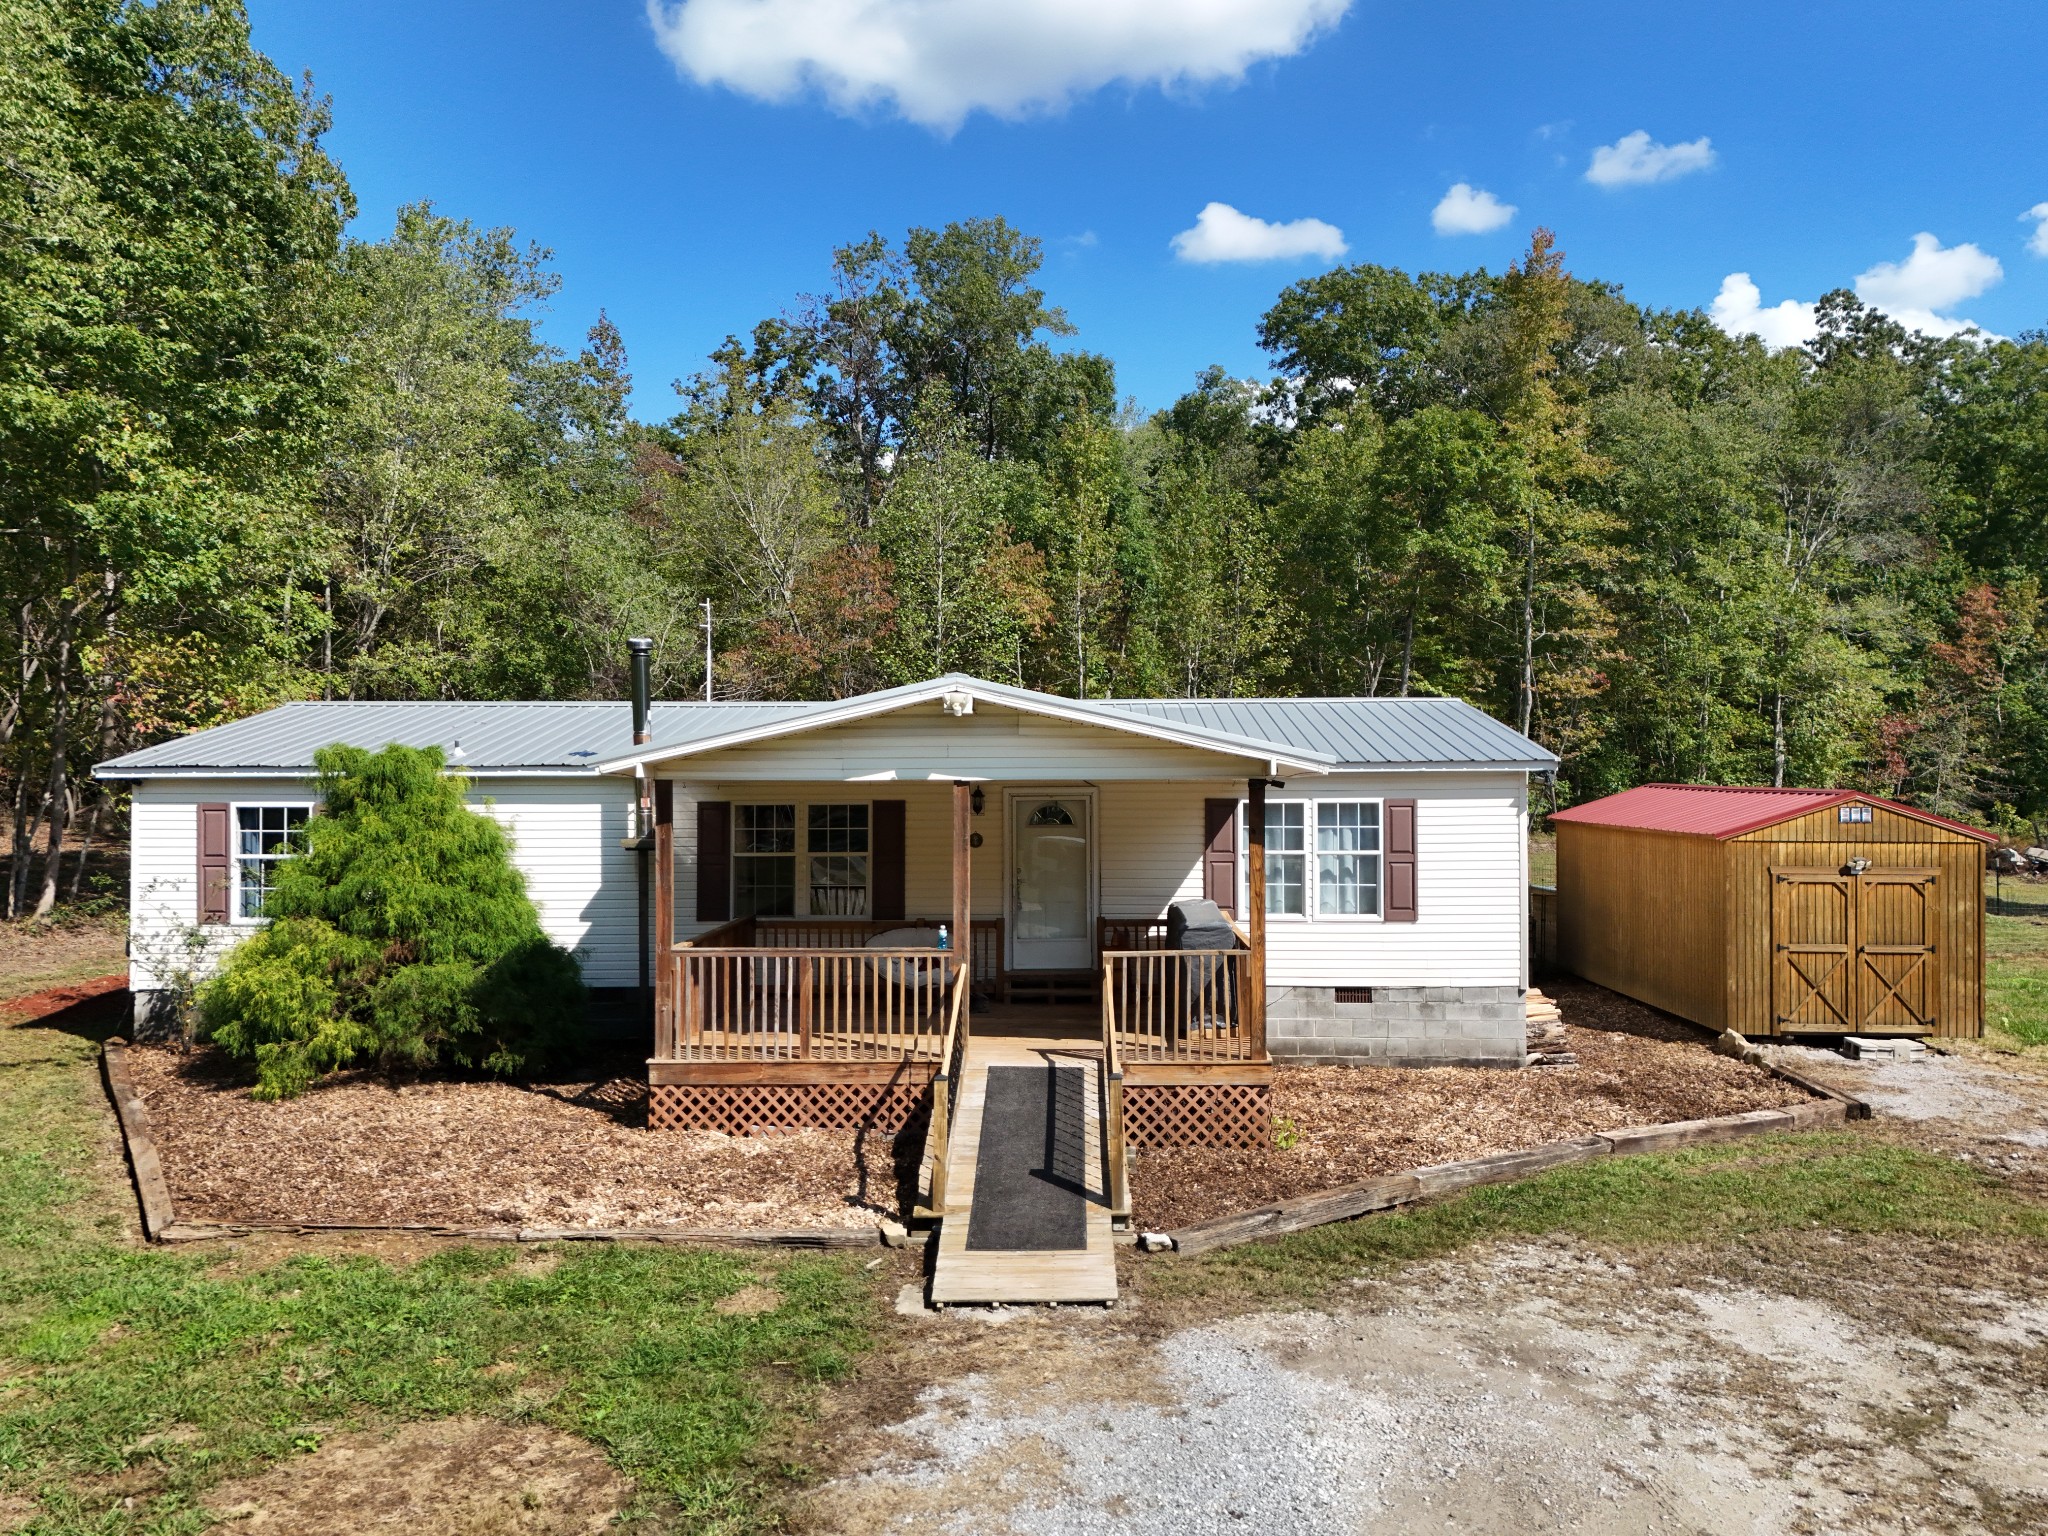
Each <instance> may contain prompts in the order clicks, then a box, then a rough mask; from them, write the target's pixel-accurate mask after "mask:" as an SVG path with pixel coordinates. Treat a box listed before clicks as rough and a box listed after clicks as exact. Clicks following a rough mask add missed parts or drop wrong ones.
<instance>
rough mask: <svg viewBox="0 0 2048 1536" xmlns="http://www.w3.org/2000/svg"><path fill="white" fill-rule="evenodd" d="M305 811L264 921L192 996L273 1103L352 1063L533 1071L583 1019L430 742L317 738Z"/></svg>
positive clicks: (500, 855)
mask: <svg viewBox="0 0 2048 1536" xmlns="http://www.w3.org/2000/svg"><path fill="white" fill-rule="evenodd" d="M314 762H315V764H316V766H317V767H318V768H319V771H320V796H321V809H320V813H319V814H318V815H316V816H314V817H312V818H311V819H309V820H308V822H307V823H306V828H305V847H304V850H303V851H302V852H301V853H300V854H299V855H298V856H297V857H295V858H291V859H287V860H285V861H284V862H283V863H282V864H280V865H279V866H278V869H277V872H276V874H275V876H274V877H273V879H272V883H271V887H270V892H269V895H268V898H267V899H266V901H265V904H264V916H265V917H267V918H269V919H270V922H269V925H268V926H267V927H265V928H264V929H263V930H262V931H261V932H260V933H256V934H252V935H251V936H250V937H249V938H248V939H247V940H245V941H244V942H243V943H242V944H240V945H239V946H237V947H236V949H235V950H234V951H233V953H232V954H231V955H230V956H229V957H228V960H227V963H226V964H225V966H223V968H222V969H221V972H220V974H219V975H218V976H216V977H214V978H213V979H212V980H211V981H209V982H207V983H205V984H204V985H203V986H202V987H201V988H200V989H199V993H198V998H197V1002H198V1007H199V1020H200V1028H201V1031H202V1033H203V1034H204V1035H205V1036H206V1037H208V1038H210V1039H212V1040H213V1041H215V1042H216V1043H218V1044H219V1045H220V1046H221V1047H222V1049H224V1050H226V1051H227V1052H228V1053H229V1054H231V1055H233V1056H236V1057H239V1058H241V1059H243V1060H245V1061H252V1062H254V1063H255V1066H256V1074H257V1088H256V1092H257V1096H258V1097H260V1098H288V1097H290V1096H291V1095H293V1094H296V1093H298V1092H300V1091H301V1090H303V1089H304V1088H306V1087H307V1086H308V1085H310V1084H311V1083H312V1082H313V1081H314V1079H316V1078H317V1077H319V1076H320V1075H322V1074H323V1073H328V1072H333V1071H336V1070H338V1069H340V1068H342V1067H346V1066H349V1065H351V1064H354V1063H362V1062H374V1063H375V1064H377V1065H379V1066H381V1067H383V1068H385V1069H386V1070H391V1069H393V1068H400V1067H406V1068H414V1069H417V1068H424V1067H430V1066H436V1065H444V1064H447V1065H456V1066H464V1067H480V1068H483V1069H485V1070H488V1071H492V1072H498V1073H504V1074H513V1073H518V1072H523V1071H528V1070H531V1069H533V1068H536V1067H539V1066H541V1065H542V1064H544V1063H545V1062H547V1061H548V1060H549V1059H550V1058H553V1057H556V1056H558V1055H559V1054H560V1053H561V1052H562V1051H563V1050H565V1049H566V1048H567V1047H568V1046H569V1045H571V1044H572V1043H573V1040H574V1038H575V1035H576V1033H577V1032H578V1031H580V1029H581V1027H582V1018H583V981H582V976H581V972H580V968H579V967H578V965H577V962H576V957H575V956H574V955H572V954H570V953H569V952H568V951H566V950H564V949H561V948H560V947H558V946H557V945H555V944H552V943H550V942H549V941H548V938H547V935H546V934H544V933H543V932H542V931H541V926H540V915H539V913H538V912H536V911H535V910H534V905H533V902H532V900H531V899H530V898H529V897H528V896H527V894H526V883H525V881H524V879H523V878H522V877H521V876H520V873H519V871H518V870H517V869H515V868H514V867H513V865H512V860H511V854H510V847H509V844H508V842H507V840H506V837H505V832H504V829H503V828H501V827H500V826H499V825H498V823H497V822H495V821H494V820H492V819H491V818H490V817H488V816H485V815H481V814H479V813H478V812H476V811H473V810H471V809H470V807H469V805H468V804H467V802H466V801H465V799H464V791H465V788H466V782H465V781H464V780H463V779H462V778H461V777H459V776H456V775H450V774H446V773H444V772H443V771H442V769H443V767H444V763H443V759H442V756H441V752H440V749H439V748H435V747H428V748H424V749H422V748H415V747H400V746H389V747H386V748H384V749H383V750H382V751H380V752H375V753H372V752H367V751H364V750H363V749H362V748H360V747H344V746H331V747H323V748H321V749H320V751H319V752H317V753H316V754H315V755H314Z"/></svg>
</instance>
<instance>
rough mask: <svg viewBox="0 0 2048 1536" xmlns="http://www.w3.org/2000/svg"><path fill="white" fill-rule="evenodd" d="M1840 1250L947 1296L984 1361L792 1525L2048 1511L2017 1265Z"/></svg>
mask: <svg viewBox="0 0 2048 1536" xmlns="http://www.w3.org/2000/svg"><path fill="white" fill-rule="evenodd" d="M1846 1250H1847V1245H1840V1244H1834V1243H1831V1242H1830V1241H1829V1240H1826V1239H1822V1238H1815V1239H1814V1240H1813V1242H1812V1245H1811V1251H1809V1252H1807V1253H1805V1254H1794V1255H1789V1256H1788V1255H1785V1254H1773V1255H1764V1254H1761V1253H1758V1252H1757V1251H1755V1250H1745V1251H1744V1252H1743V1253H1742V1254H1739V1255H1734V1256H1732V1257H1731V1256H1727V1255H1724V1256H1722V1259H1721V1260H1717V1261H1714V1262H1712V1263H1709V1262H1708V1261H1706V1260H1705V1259H1700V1260H1699V1261H1698V1262H1699V1263H1701V1264H1702V1265H1703V1266H1704V1267H1705V1269H1706V1270H1707V1271H1708V1272H1704V1273H1698V1274H1693V1273H1688V1270H1689V1269H1690V1268H1691V1266H1692V1263H1693V1262H1694V1261H1693V1260H1691V1259H1688V1258H1685V1257H1680V1258H1677V1259H1675V1260H1673V1259H1670V1258H1666V1259H1660V1260H1657V1261H1653V1262H1652V1267H1649V1268H1632V1267H1630V1266H1628V1265H1624V1264H1620V1263H1616V1262H1610V1261H1605V1260H1602V1259H1600V1258H1597V1257H1594V1256H1591V1255H1588V1254H1586V1253H1584V1252H1581V1251H1577V1250H1575V1249H1573V1248H1572V1247H1570V1246H1567V1245H1564V1244H1555V1245H1552V1244H1537V1245H1527V1246H1516V1247H1508V1248H1499V1249H1495V1250H1492V1251H1490V1252H1482V1253H1475V1254H1471V1255H1467V1256H1465V1257H1463V1258H1460V1259H1457V1260H1451V1261H1445V1262H1441V1263H1437V1264H1433V1265H1430V1266H1426V1267H1422V1268H1418V1269H1416V1270H1413V1271H1411V1272H1409V1273H1408V1274H1406V1275H1405V1276H1403V1277H1402V1278H1401V1279H1399V1280H1398V1281H1393V1282H1370V1283H1360V1284H1357V1285H1355V1287H1354V1290H1353V1293H1352V1294H1351V1295H1350V1296H1349V1297H1347V1298H1346V1299H1345V1300H1344V1301H1343V1302H1341V1303H1337V1304H1333V1305H1329V1306H1326V1307H1325V1308H1323V1309H1321V1310H1315V1311H1299V1312H1265V1313H1259V1314H1254V1315H1250V1316H1244V1317H1239V1318H1235V1319H1231V1320H1229V1321H1225V1322H1220V1323H1212V1324H1208V1325H1203V1326H1194V1327H1187V1328H1181V1329H1175V1330H1170V1331H1166V1332H1164V1334H1163V1336H1160V1337H1157V1338H1152V1339H1146V1338H1142V1337H1139V1336H1136V1335H1134V1334H1133V1333H1129V1332H1124V1331H1122V1330H1124V1329H1128V1328H1129V1327H1130V1326H1131V1321H1132V1320H1131V1319H1128V1318H1126V1319H1124V1320H1123V1322H1121V1323H1118V1322H1116V1321H1114V1320H1113V1319H1114V1317H1115V1315H1114V1314H1111V1315H1110V1317H1109V1318H1102V1317H1096V1318H1091V1319H1085V1320H1084V1318H1083V1317H1082V1315H1080V1314H1073V1313H1068V1314H1051V1315H1046V1314H1037V1315H1031V1316H1025V1315H1021V1314H1020V1315H1014V1316H1012V1317H1011V1318H1010V1319H1009V1320H1008V1321H987V1320H974V1319H971V1318H970V1317H967V1316H964V1315H962V1316H956V1317H952V1318H947V1319H935V1320H933V1321H932V1322H930V1323H929V1324H927V1325H926V1326H928V1327H930V1328H933V1329H950V1330H959V1331H960V1332H959V1339H960V1342H961V1343H962V1344H963V1345H966V1344H968V1343H969V1341H970V1336H971V1335H975V1334H979V1335H980V1336H981V1337H979V1338H978V1339H974V1340H973V1343H974V1345H975V1347H974V1350H973V1352H974V1353H975V1354H976V1355H978V1356H980V1357H981V1358H983V1359H985V1360H993V1361H997V1362H999V1363H996V1364H993V1365H991V1366H989V1367H988V1368H985V1369H983V1370H981V1371H979V1372H977V1373H976V1374H973V1375H969V1376H967V1377H964V1378H961V1379H959V1380H956V1381H953V1382H951V1383H947V1384H943V1385H939V1386H935V1387H932V1388H930V1389H928V1390H927V1391H926V1392H925V1393H923V1394H922V1396H921V1397H920V1398H919V1400H918V1402H917V1405H916V1407H915V1410H914V1411H913V1412H912V1413H911V1414H910V1416H909V1417H908V1418H907V1419H905V1420H904V1421H902V1422H900V1423H898V1424H896V1425H895V1426H893V1427H892V1428H890V1429H888V1430H886V1431H883V1432H881V1433H880V1434H879V1435H878V1436H877V1437H876V1440H875V1443H874V1444H873V1446H872V1447H870V1448H869V1454H868V1455H867V1456H866V1457H865V1458H864V1462H863V1464H864V1468H865V1470H863V1471H862V1472H861V1473H860V1474H858V1475H855V1476H851V1477H846V1478H843V1479H841V1480H839V1481H837V1482H834V1483H831V1484H829V1485H827V1486H826V1487H824V1488H823V1489H822V1490H820V1491H819V1492H818V1493H817V1495H816V1497H815V1498H814V1500H813V1501H812V1502H811V1504H810V1505H809V1507H808V1508H807V1509H805V1510H804V1511H802V1512H801V1519H802V1521H803V1522H804V1524H805V1528H810V1529H818V1530H834V1531H900V1532H949V1533H951V1532H959V1533H967V1532H974V1533H990V1536H1000V1533H1018V1536H1024V1533H1041V1532H1042V1533H1060V1536H1071V1533H1086V1532H1115V1533H1119V1536H1124V1533H1129V1536H1153V1533H1158V1536H1190V1533H1203V1532H1212V1531H1213V1532H1236V1531H1269V1532H1288V1533H1299V1536H1324V1533H1329V1536H1337V1533H1355V1532H1388V1533H1393V1532H1404V1533H1406V1532H1418V1531H1432V1532H1433V1531H1471V1532H1495V1533H1501V1536H1507V1533H1518V1532H1524V1531H1597V1532H1602V1533H1630V1532H1646V1533H1647V1532H1671V1531H1684V1532H1713V1533H1723V1532H1731V1531H1743V1532H1749V1531H1757V1532H1785V1533H1788V1536H1789V1533H1795V1532H1799V1533H1805V1532H1834V1531H1840V1532H1852V1531H1853V1532H1857V1533H1873V1532H1874V1533H1890V1532H1898V1533H1901V1536H1903V1533H1905V1532H1909V1531H1927V1530H1944V1531H1947V1530H1952V1531H1959V1532H1986V1533H1992V1532H1997V1533H2004V1532H2018V1531H2039V1530H2042V1529H2048V1395H2044V1394H2043V1391H2042V1388H2043V1386H2044V1385H2048V1382H2044V1380H2043V1377H2044V1374H2048V1371H2044V1362H2048V1304H2044V1303H2043V1302H2042V1301H2041V1300H2039V1299H2036V1298H2033V1297H2031V1296H2029V1295H2027V1294H2025V1289H2026V1287H2025V1285H2024V1282H2023V1280H2022V1279H2021V1278H2020V1277H2016V1276H2009V1277H2007V1279H2008V1280H2009V1281H2012V1282H2013V1283H2012V1284H2010V1285H2009V1286H2008V1287H2001V1286H1999V1285H1995V1284H1986V1283H1984V1281H1983V1275H1982V1273H1981V1272H1979V1273H1978V1275H1977V1277H1976V1278H1974V1279H1972V1280H1971V1281H1970V1282H1969V1284H1968V1285H1967V1287H1966V1286H1965V1285H1964V1284H1961V1283H1957V1284H1949V1285H1942V1286H1939V1287H1935V1288H1932V1289H1931V1290H1930V1289H1927V1287H1928V1286H1929V1276H1930V1275H1931V1274H1938V1273H1941V1272H1946V1271H1952V1270H1953V1269H1954V1267H1955V1266H1954V1258H1953V1255H1947V1254H1940V1253H1929V1254H1915V1253H1913V1252H1911V1251H1908V1250H1906V1249H1901V1250H1898V1251H1896V1252H1894V1253H1893V1254H1892V1255H1890V1257H1891V1259H1892V1260H1893V1262H1894V1263H1895V1264H1896V1265H1901V1266H1904V1268H1905V1270H1906V1271H1907V1272H1906V1273H1895V1274H1892V1275H1890V1276H1889V1277H1888V1279H1887V1282H1886V1283H1885V1284H1883V1285H1873V1283H1872V1280H1871V1278H1870V1276H1869V1274H1868V1266H1867V1265H1865V1264H1864V1263H1862V1262H1861V1259H1860V1256H1858V1255H1854V1254H1852V1253H1849V1252H1847V1251H1846ZM1859 1275H1860V1276H1862V1278H1860V1279H1859V1278H1857V1277H1858V1276H1859ZM1958 1279H1959V1280H1960V1277H1958ZM1757 1282H1762V1283H1757ZM1804 1290H1810V1291H1816V1292H1819V1293H1821V1294H1820V1295H1813V1294H1796V1292H1799V1291H1804ZM1830 1293H1832V1297H1833V1299H1829V1296H1830ZM1888 1298H1889V1299H1888ZM1902 1298H1910V1300H1908V1301H1906V1303H1905V1306H1904V1310H1903V1311H1901V1310H1898V1308H1897V1307H1896V1306H1895V1305H1894V1304H1895V1303H1896V1302H1898V1301H1900V1300H1901V1299H1902ZM991 1330H995V1331H1006V1332H1007V1334H1008V1337H1006V1338H1004V1339H1002V1341H1001V1345H1002V1346H1003V1347H995V1348H992V1347H991V1346H994V1345H995V1343H996V1341H995V1340H992V1339H990V1338H988V1337H987V1335H988V1334H989V1332H990V1331H991Z"/></svg>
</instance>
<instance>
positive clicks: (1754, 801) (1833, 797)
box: [1550, 784, 1998, 843]
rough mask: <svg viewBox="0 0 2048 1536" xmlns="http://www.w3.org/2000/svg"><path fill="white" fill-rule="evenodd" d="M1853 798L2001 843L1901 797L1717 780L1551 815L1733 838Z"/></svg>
mask: <svg viewBox="0 0 2048 1536" xmlns="http://www.w3.org/2000/svg"><path fill="white" fill-rule="evenodd" d="M1852 800H1856V801H1862V802H1864V803H1865V804H1868V805H1881V806H1883V807H1885V808H1886V809H1887V810H1892V811H1897V812H1898V813H1899V814H1900V815H1901V816H1910V817H1912V818H1913V819H1914V820H1915V821H1925V822H1931V823H1932V824H1933V825H1935V826H1938V827H1947V828H1949V829H1950V830H1951V831H1955V832H1961V833H1963V834H1965V835H1966V836H1969V837H1974V838H1977V839H1978V840H1979V841H1982V842H1986V843H1995V842H1997V841H1998V839H1997V838H1995V837H1993V836H1992V835H1991V834H1990V833H1988V832H1981V831H1979V830H1978V829H1977V828H1975V827H1966V826H1964V825H1963V824H1962V823H1961V822H1959V821H1950V820H1949V819H1948V818H1947V817H1946V816H1936V815H1934V814H1932V813H1931V812H1928V811H1922V810H1917V809H1915V808H1914V807H1913V806H1910V805H1900V804H1899V803H1898V802H1897V801H1895V800H1880V799H1879V798H1878V797H1877V796H1875V795H1865V794H1860V793H1858V792H1857V791H1855V790H1853V789H1772V788H1770V787H1768V786H1764V787H1761V788H1746V787H1741V788H1727V789H1724V788H1722V787H1721V786H1720V785H1717V784H1645V785H1642V786H1641V787H1640V788H1637V789H1625V790H1623V791H1622V792H1621V793H1620V794H1618V795H1608V796H1606V797H1605V798H1604V799H1600V800H1589V801H1587V802H1586V803H1585V804H1584V805H1575V806H1573V807H1572V808H1571V809H1570V810H1568V811H1559V812H1557V814H1555V815H1554V816H1552V817H1551V818H1550V819H1551V820H1552V821H1576V822H1583V823H1585V824H1586V825H1588V826H1595V827H1635V828H1638V829H1640V830H1642V831H1645V832H1688V833H1691V834H1692V835H1694V836H1696V837H1718V838H1729V837H1740V836H1741V835H1742V834H1743V833H1745V832H1754V831H1756V830H1757V829H1758V828H1759V827H1769V826H1774V825H1776V824H1777V823H1778V822H1781V821H1790V820H1791V819H1792V818H1793V817H1795V816H1804V815H1806V814H1807V813H1808V812H1809V811H1819V810H1825V809H1826V808H1827V807H1829V806H1831V805H1842V804H1845V803H1847V802H1849V801H1852Z"/></svg>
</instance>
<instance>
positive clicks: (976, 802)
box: [967, 784, 988, 816]
mask: <svg viewBox="0 0 2048 1536" xmlns="http://www.w3.org/2000/svg"><path fill="white" fill-rule="evenodd" d="M967 803H968V804H969V805H971V806H973V807H974V814H975V815H977V816H979V815H980V814H981V813H982V810H983V809H984V808H985V807H986V806H987V805H988V796H987V795H984V794H983V793H982V792H981V786H980V785H979V784H977V785H975V786H974V788H972V789H970V790H969V791H968V792H967Z"/></svg>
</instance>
